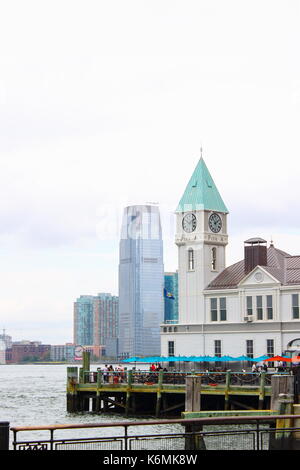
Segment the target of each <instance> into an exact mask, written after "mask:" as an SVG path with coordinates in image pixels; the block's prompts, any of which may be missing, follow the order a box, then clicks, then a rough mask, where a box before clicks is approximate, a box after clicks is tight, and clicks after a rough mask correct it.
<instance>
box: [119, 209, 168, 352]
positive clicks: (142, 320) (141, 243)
mask: <svg viewBox="0 0 300 470" xmlns="http://www.w3.org/2000/svg"><path fill="white" fill-rule="evenodd" d="M163 289H164V267H163V242H162V231H161V222H160V214H159V209H158V207H157V206H154V205H137V206H129V207H126V208H125V210H124V213H123V220H122V229H121V239H120V263H119V355H120V356H124V357H128V356H148V355H153V354H155V355H158V354H160V324H161V323H162V322H163V319H164V301H163Z"/></svg>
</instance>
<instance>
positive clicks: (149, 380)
mask: <svg viewBox="0 0 300 470" xmlns="http://www.w3.org/2000/svg"><path fill="white" fill-rule="evenodd" d="M274 373H276V374H277V375H278V374H280V375H290V373H289V372H233V371H226V372H218V371H217V372H215V371H202V372H190V373H186V372H165V371H161V372H157V371H155V372H152V371H149V370H138V371H121V372H120V371H113V372H104V371H94V372H83V383H102V384H108V383H110V384H119V383H120V384H122V383H126V384H127V383H132V384H145V385H154V384H157V383H158V382H159V376H160V374H161V383H162V384H166V385H167V384H172V385H184V384H185V382H186V377H187V376H189V375H191V374H193V375H197V376H201V383H202V384H203V385H219V384H220V385H222V384H226V383H227V384H229V385H241V386H243V385H244V386H251V385H252V386H259V385H260V383H261V379H262V377H264V379H265V385H271V379H272V376H273V375H274ZM129 376H131V377H130V378H129Z"/></svg>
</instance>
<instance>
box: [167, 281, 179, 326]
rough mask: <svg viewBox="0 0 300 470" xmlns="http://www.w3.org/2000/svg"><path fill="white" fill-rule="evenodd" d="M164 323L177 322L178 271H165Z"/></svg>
mask: <svg viewBox="0 0 300 470" xmlns="http://www.w3.org/2000/svg"><path fill="white" fill-rule="evenodd" d="M164 304H165V319H164V321H165V323H178V272H176V273H165V288H164Z"/></svg>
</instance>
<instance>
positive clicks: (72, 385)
mask: <svg viewBox="0 0 300 470" xmlns="http://www.w3.org/2000/svg"><path fill="white" fill-rule="evenodd" d="M77 383H78V368H77V367H68V368H67V411H68V413H75V412H76V411H78V409H77V406H78V403H77Z"/></svg>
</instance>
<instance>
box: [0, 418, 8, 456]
mask: <svg viewBox="0 0 300 470" xmlns="http://www.w3.org/2000/svg"><path fill="white" fill-rule="evenodd" d="M0 450H9V423H8V422H7V421H0Z"/></svg>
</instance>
